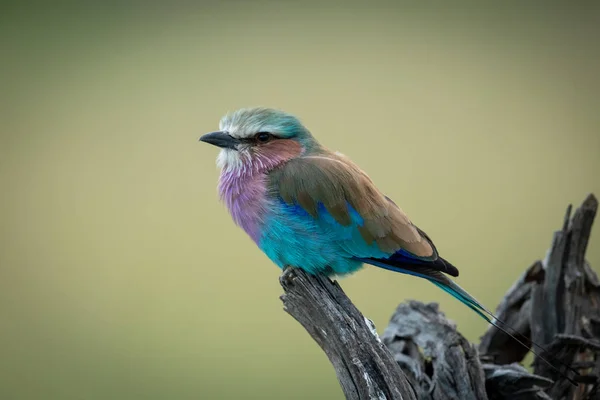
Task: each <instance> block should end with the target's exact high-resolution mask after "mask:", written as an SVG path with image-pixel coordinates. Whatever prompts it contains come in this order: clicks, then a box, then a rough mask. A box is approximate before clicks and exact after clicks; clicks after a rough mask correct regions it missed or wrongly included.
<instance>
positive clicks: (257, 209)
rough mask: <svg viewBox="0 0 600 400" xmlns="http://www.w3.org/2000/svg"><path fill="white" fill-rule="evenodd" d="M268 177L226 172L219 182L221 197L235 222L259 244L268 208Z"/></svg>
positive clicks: (256, 174)
mask: <svg viewBox="0 0 600 400" xmlns="http://www.w3.org/2000/svg"><path fill="white" fill-rule="evenodd" d="M266 192H267V191H266V176H265V175H264V174H262V173H254V174H239V173H236V172H235V171H226V172H223V173H222V174H221V178H220V180H219V195H220V196H221V199H222V200H223V201H224V202H225V204H226V206H227V208H228V209H229V213H230V214H231V216H232V218H233V220H234V222H235V223H236V224H237V225H239V226H240V227H242V229H244V231H246V233H247V234H248V235H249V236H250V237H251V238H252V240H254V242H255V243H257V244H258V241H259V239H260V233H261V224H262V221H263V220H264V218H263V217H264V214H265V212H266V207H267V199H266Z"/></svg>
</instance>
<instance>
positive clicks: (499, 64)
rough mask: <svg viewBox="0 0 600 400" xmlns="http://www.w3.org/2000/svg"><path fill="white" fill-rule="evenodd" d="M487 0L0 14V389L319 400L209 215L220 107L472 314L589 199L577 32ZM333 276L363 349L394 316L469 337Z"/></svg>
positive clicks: (386, 290) (554, 12)
mask: <svg viewBox="0 0 600 400" xmlns="http://www.w3.org/2000/svg"><path fill="white" fill-rule="evenodd" d="M98 3H100V2H98ZM490 4H491V3H488V5H482V4H481V3H471V4H469V5H464V6H463V5H461V6H459V5H458V3H453V4H452V6H450V5H444V4H433V3H429V5H416V4H409V3H400V2H387V3H376V2H369V3H367V2H364V3H349V2H345V3H316V2H315V3H307V2H279V3H277V2H253V1H247V2H241V1H238V2H213V3H209V2H202V3H196V4H195V5H192V4H191V3H187V4H185V5H184V4H183V3H179V4H177V3H164V4H162V5H159V4H157V3H150V2H148V3H143V2H129V3H127V2H118V1H113V2H106V3H103V4H94V3H93V2H82V3H80V4H79V5H78V6H69V7H67V6H66V5H65V6H59V5H58V3H57V4H55V5H54V6H52V7H49V6H47V5H46V6H42V5H36V6H35V7H34V6H25V5H23V4H20V5H17V4H12V5H9V4H4V3H3V4H2V9H1V12H0V68H1V74H0V115H1V118H0V129H1V136H0V190H1V192H0V398H1V399H3V400H4V399H5V400H38V399H39V400H53V399H60V400H70V399H74V400H75V399H78V400H79V399H86V400H87V399H90V400H96V399H98V400H105V399H119V400H120V399H124V400H125V399H127V400H131V399H234V398H248V399H251V398H252V399H254V398H257V399H258V398H260V399H341V398H342V392H341V390H340V389H339V386H338V383H337V380H336V377H335V374H334V372H333V369H332V368H331V366H330V364H329V361H328V359H327V358H326V356H325V355H324V354H323V353H322V351H321V350H320V349H319V347H318V346H317V345H316V344H315V343H314V342H313V341H312V339H311V338H310V337H309V336H308V334H307V333H306V332H305V331H304V330H303V329H302V327H301V326H300V325H299V324H297V323H296V322H295V321H294V320H293V319H292V318H291V317H290V316H288V315H287V314H286V313H285V312H283V311H282V305H281V302H280V300H279V298H278V297H279V295H280V294H281V292H282V290H281V288H280V286H279V283H278V276H279V270H278V269H277V268H276V267H275V266H274V265H273V264H271V263H270V261H269V260H268V259H267V258H266V257H265V256H264V255H263V254H262V253H261V252H260V251H259V250H258V249H257V248H255V246H254V244H253V243H252V242H251V241H250V239H249V238H247V237H246V236H245V234H244V233H243V232H242V231H241V230H240V229H238V228H237V227H235V226H234V224H233V222H232V221H231V219H230V217H229V215H228V214H227V211H226V210H225V208H224V207H223V206H222V205H221V204H219V202H218V199H217V193H216V182H217V178H218V171H217V169H216V167H215V157H216V156H217V150H216V149H215V148H213V147H211V146H208V145H205V144H202V143H198V142H197V138H198V137H199V136H200V135H201V134H202V133H205V132H208V131H211V130H215V129H216V128H217V126H218V121H219V118H220V117H221V115H222V114H224V113H225V112H227V111H229V110H234V109H236V108H238V107H245V106H256V105H264V106H273V107H277V108H282V109H284V110H286V111H289V112H292V113H294V114H296V115H298V116H299V117H300V118H301V119H302V120H303V121H304V122H305V123H306V125H307V126H308V127H309V128H310V129H311V130H312V131H313V133H314V134H315V135H316V136H317V137H318V138H319V139H320V140H321V141H322V142H323V143H324V144H325V145H326V146H329V147H330V148H332V149H335V150H339V151H341V152H343V153H345V154H347V155H349V156H350V157H351V158H353V159H354V160H355V161H356V162H357V163H358V164H359V165H360V166H362V167H363V168H364V169H365V170H366V171H367V172H368V173H369V174H370V176H371V177H372V178H373V180H374V181H375V182H376V184H377V185H378V186H379V187H380V188H381V189H382V190H383V191H385V193H386V194H387V195H388V196H390V197H391V198H393V199H394V200H395V201H396V202H397V203H399V204H400V205H401V206H402V207H403V208H404V209H405V211H407V212H408V214H409V215H410V216H411V218H412V219H413V221H415V222H416V223H417V224H418V225H419V226H420V227H422V228H423V229H424V230H425V231H427V232H428V234H429V235H430V236H431V237H432V238H433V239H434V240H435V241H436V243H437V246H438V248H439V250H440V251H441V252H442V254H443V255H444V256H445V257H447V258H448V259H450V260H451V261H452V262H453V263H454V264H455V265H457V266H458V267H459V268H460V270H461V276H460V278H459V279H458V282H459V284H461V285H462V286H463V287H465V288H467V289H468V290H469V291H470V292H471V293H472V294H473V295H475V296H476V297H477V298H479V299H480V300H481V301H482V302H483V303H484V304H486V305H488V306H489V307H494V306H495V305H496V304H497V303H498V301H499V299H500V298H501V297H502V295H503V293H504V292H505V290H506V289H507V288H508V287H509V286H510V285H511V283H512V282H513V281H514V280H515V279H516V278H517V277H518V275H519V274H520V273H521V272H522V270H523V269H524V268H526V267H528V266H529V265H530V264H531V263H532V262H534V261H535V260H537V259H540V258H542V257H544V255H545V252H546V250H547V248H548V247H549V246H550V242H551V237H552V232H553V231H554V230H555V229H558V228H559V227H560V226H561V223H562V218H563V213H564V210H565V208H566V206H567V204H568V203H574V204H575V205H579V204H580V203H581V201H582V200H583V199H584V198H585V196H586V195H587V194H588V193H590V192H594V193H596V195H600V178H599V175H600V130H599V129H600V112H599V107H600V95H599V93H600V77H599V75H598V71H600V46H599V45H598V39H599V38H600V24H599V18H598V16H599V14H598V12H597V9H596V8H592V7H594V6H593V3H591V2H590V3H589V5H585V3H583V2H573V3H568V4H570V5H566V4H567V3H565V4H563V5H557V4H553V3H550V2H545V3H531V2H527V4H525V3H522V4H521V5H517V3H513V4H512V5H509V3H503V4H504V5H502V6H500V5H497V6H492V5H490ZM599 238H600V231H598V224H597V225H596V227H595V228H594V231H593V233H592V238H591V241H590V244H589V251H588V259H589V260H590V262H591V263H592V265H593V266H594V268H595V269H596V270H598V269H599V267H600V240H599ZM341 284H342V286H343V287H344V289H345V290H346V292H347V294H348V295H349V296H350V297H351V299H352V300H353V301H354V302H355V304H356V305H357V306H358V307H359V309H361V310H362V311H363V312H364V313H365V314H366V315H367V316H368V317H370V318H371V319H373V320H374V322H375V324H376V326H377V327H378V329H379V331H380V332H382V330H383V329H384V328H385V326H386V325H387V322H388V318H389V317H390V315H391V313H392V312H393V310H394V308H395V306H396V305H397V304H398V303H399V302H401V301H403V300H405V299H419V300H421V301H426V302H429V301H436V302H440V303H442V308H443V310H444V311H445V312H446V313H447V315H448V316H449V317H450V318H451V319H452V320H454V321H456V323H457V324H458V326H459V328H460V330H461V331H462V332H463V333H464V334H465V335H466V336H467V338H468V339H469V340H471V341H474V342H476V341H478V339H479V336H480V335H481V334H482V332H483V331H484V329H485V328H486V324H485V323H484V322H483V321H482V320H480V318H479V317H478V316H477V315H475V314H474V313H472V312H471V311H470V310H468V309H467V308H466V307H464V306H462V305H461V304H459V303H458V302H457V301H455V300H453V299H452V298H450V297H449V296H448V295H446V294H445V293H443V292H441V291H439V290H437V288H435V287H434V286H433V285H431V284H429V283H427V282H424V281H421V280H418V279H416V278H411V277H407V276H402V275H398V274H393V273H390V272H387V271H383V270H379V269H376V268H374V267H370V268H366V269H364V270H363V271H361V272H359V273H357V274H355V275H353V276H351V277H349V278H346V279H344V280H342V281H341Z"/></svg>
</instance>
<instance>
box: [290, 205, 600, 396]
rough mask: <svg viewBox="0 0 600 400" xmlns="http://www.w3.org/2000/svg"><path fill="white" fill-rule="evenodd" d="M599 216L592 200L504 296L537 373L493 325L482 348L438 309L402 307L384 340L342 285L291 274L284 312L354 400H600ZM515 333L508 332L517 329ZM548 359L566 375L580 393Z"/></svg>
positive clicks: (503, 311)
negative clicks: (593, 249) (595, 241)
mask: <svg viewBox="0 0 600 400" xmlns="http://www.w3.org/2000/svg"><path fill="white" fill-rule="evenodd" d="M597 209H598V201H597V200H596V198H595V197H594V196H593V195H590V196H588V198H587V199H586V200H585V201H584V202H583V204H582V206H581V207H579V208H578V209H577V210H576V211H575V213H574V215H573V217H572V218H571V206H569V208H568V210H567V215H566V216H565V220H564V224H563V227H562V229H561V230H559V231H557V232H555V234H554V238H553V242H552V246H551V247H550V249H549V251H548V254H547V256H546V258H545V259H544V260H543V261H537V262H535V263H534V264H533V265H532V266H531V267H529V268H528V269H527V270H526V271H525V272H524V273H523V274H522V275H521V277H520V278H519V279H518V280H517V281H516V282H515V283H514V285H513V286H512V287H511V288H510V289H509V290H508V291H507V292H506V295H505V296H504V298H503V300H502V301H501V303H500V304H499V306H498V307H497V309H496V315H497V316H498V319H499V320H500V321H503V322H505V323H506V324H507V325H508V326H510V327H511V328H512V330H514V331H516V332H518V334H519V335H520V336H519V338H520V339H521V340H523V341H525V342H526V344H527V345H530V344H531V343H532V342H531V341H532V340H533V342H535V343H537V344H539V345H541V346H543V347H544V348H545V350H542V349H541V348H535V347H534V350H536V353H537V354H538V356H536V357H534V363H533V367H534V371H533V374H532V373H530V372H528V371H527V370H526V369H525V368H524V367H523V366H522V365H521V364H520V363H521V362H522V361H523V359H524V357H525V356H526V355H527V353H528V350H527V349H526V348H524V347H523V346H522V345H521V344H519V343H518V342H516V341H515V340H514V339H512V338H510V337H509V336H508V335H506V334H505V333H503V332H502V331H501V330H498V329H497V328H495V327H493V326H490V327H489V328H488V330H487V331H486V332H485V334H484V335H483V336H482V338H481V342H480V343H479V345H478V347H475V346H474V345H472V344H470V343H469V342H468V341H467V340H466V339H465V338H464V337H463V336H462V335H461V334H460V333H458V332H457V331H456V327H455V325H454V324H453V323H452V322H450V321H448V320H447V319H446V318H445V316H444V314H443V313H442V312H441V311H440V310H439V308H438V306H437V304H428V305H425V304H423V303H420V302H416V301H409V302H405V303H402V304H400V305H399V306H398V307H397V309H396V311H395V313H394V314H393V316H392V318H391V320H390V324H389V326H388V327H387V328H386V329H385V331H384V333H383V335H382V340H380V339H379V337H378V336H377V333H376V331H375V328H374V326H373V325H372V323H371V321H370V320H368V319H367V318H365V317H364V316H363V315H362V314H361V313H360V311H359V310H358V309H357V308H356V307H355V306H354V305H353V304H352V302H351V301H350V299H349V298H348V297H347V296H346V295H345V293H344V292H343V290H342V289H341V287H340V286H339V284H338V283H337V282H332V281H331V280H329V279H328V278H325V277H322V276H313V275H310V274H307V273H305V272H303V271H302V270H299V269H295V268H287V269H286V270H285V271H284V273H283V274H282V276H281V278H280V282H281V285H282V287H283V289H284V292H285V293H284V294H283V295H282V296H281V299H282V300H283V303H284V308H285V310H286V311H287V312H288V313H289V314H290V315H292V316H293V317H294V318H295V319H296V320H297V321H298V322H300V323H301V324H302V325H303V326H304V328H305V329H306V330H307V331H308V333H309V334H310V335H311V336H312V338H313V339H314V340H315V341H316V342H317V343H318V344H319V346H321V348H322V349H323V351H325V353H326V354H327V356H328V357H329V360H330V361H331V363H332V364H333V366H334V368H335V371H336V374H337V377H338V380H339V382H340V385H341V387H342V390H343V392H344V394H345V396H346V398H347V399H352V400H354V399H419V400H421V399H423V400H429V399H432V400H442V399H461V400H463V399H464V400H470V399H473V400H485V399H490V400H503V399H506V400H508V399H510V400H529V399H532V400H533V399H537V400H544V399H552V400H584V399H600V389H599V388H598V382H600V282H599V281H598V278H597V276H596V274H595V273H594V272H593V270H592V269H591V268H590V266H589V264H588V263H587V262H586V260H585V251H586V248H587V245H588V243H589V236H590V233H591V227H592V223H593V220H594V217H595V215H596V212H597ZM512 330H511V331H512ZM540 356H541V357H543V358H545V359H547V360H550V361H551V363H552V364H553V365H554V366H555V367H558V368H559V369H562V372H563V373H568V372H569V371H568V370H567V367H565V365H568V366H570V367H571V368H573V369H575V370H578V371H579V373H580V374H581V375H580V376H576V375H574V376H573V378H574V379H576V380H577V381H578V382H579V385H578V386H573V385H571V384H570V383H569V381H568V380H567V379H565V378H564V376H563V375H561V373H558V372H557V371H556V369H554V368H552V367H549V366H548V365H547V364H546V363H544V362H542V361H541V358H540Z"/></svg>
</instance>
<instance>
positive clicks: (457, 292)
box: [363, 259, 579, 386]
mask: <svg viewBox="0 0 600 400" xmlns="http://www.w3.org/2000/svg"><path fill="white" fill-rule="evenodd" d="M363 261H364V262H367V263H369V264H371V265H375V266H378V267H380V268H385V269H388V270H391V271H395V272H400V273H403V274H408V275H413V276H417V277H420V278H424V279H427V280H428V281H430V282H431V283H433V284H434V285H436V286H437V287H439V288H440V289H442V290H443V291H444V292H446V293H448V294H450V295H451V296H452V297H454V298H456V299H457V300H459V301H460V302H461V303H463V304H464V305H466V306H467V307H469V308H470V309H471V310H473V311H475V312H476V313H477V314H478V315H479V316H480V317H481V318H483V319H484V320H486V321H487V322H488V323H490V324H491V325H493V326H495V327H496V328H497V329H499V330H501V331H502V332H504V333H505V334H507V335H508V336H510V337H511V338H512V339H514V340H515V341H516V342H517V343H519V344H520V345H521V346H523V347H525V348H526V349H527V350H530V351H531V352H532V353H533V354H534V355H535V356H536V357H538V358H539V359H540V360H542V361H543V362H544V363H546V364H548V365H549V366H550V367H551V368H552V369H553V370H555V371H556V372H557V373H558V374H560V375H562V376H564V377H565V378H566V379H567V380H568V381H569V382H571V384H573V385H575V386H577V383H576V382H575V380H573V378H571V377H570V376H569V374H568V371H570V372H571V373H572V374H574V375H576V376H577V375H579V373H578V372H577V371H576V370H575V369H573V368H572V367H570V366H569V365H567V364H565V363H564V362H562V361H561V360H559V359H557V358H556V357H554V356H552V354H550V353H549V352H548V351H547V350H546V349H544V348H543V347H542V346H540V345H539V344H537V343H535V342H534V341H533V340H531V339H530V338H527V337H525V336H524V335H523V334H521V333H520V332H518V331H516V330H515V329H513V328H511V327H510V326H509V325H508V324H507V323H505V322H503V321H501V320H499V319H498V318H497V317H496V316H495V315H494V314H493V313H492V312H491V311H490V310H488V309H487V308H486V307H484V306H483V305H482V304H481V303H480V302H479V301H477V299H475V298H474V297H473V296H471V295H470V294H469V293H468V292H467V291H466V290H464V289H463V288H461V287H460V286H459V285H458V284H457V283H456V282H454V281H453V280H451V279H450V278H449V277H447V276H446V275H444V274H443V273H441V272H440V271H437V270H433V269H429V268H426V267H423V266H422V265H415V266H412V265H409V264H404V265H402V266H399V265H398V264H396V265H390V264H388V263H385V262H383V260H374V259H368V260H367V259H363ZM526 342H531V346H529V345H527V344H526ZM534 347H536V348H538V349H539V350H540V352H541V353H544V357H543V356H541V355H540V354H538V353H537V352H536V351H535V350H534V349H533V348H534ZM545 357H548V358H550V359H552V360H553V361H555V362H556V364H560V365H561V367H562V368H557V367H556V366H555V365H553V364H552V363H550V362H549V361H548V360H547V359H546V358H545Z"/></svg>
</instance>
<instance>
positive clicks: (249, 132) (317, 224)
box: [199, 107, 551, 365]
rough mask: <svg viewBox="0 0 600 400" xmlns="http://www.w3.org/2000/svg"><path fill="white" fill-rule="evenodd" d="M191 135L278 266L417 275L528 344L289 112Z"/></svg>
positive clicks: (264, 112) (240, 118) (245, 117)
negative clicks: (213, 156)
mask: <svg viewBox="0 0 600 400" xmlns="http://www.w3.org/2000/svg"><path fill="white" fill-rule="evenodd" d="M199 140H200V141H202V142H205V143H208V144H211V145H214V146H217V147H219V148H220V152H219V155H218V157H217V165H218V167H219V169H220V177H219V183H218V193H219V197H220V199H221V201H222V202H223V203H224V204H225V205H226V207H227V209H228V210H229V213H230V214H231V217H232V219H233V221H234V222H235V224H236V225H238V226H239V227H241V228H242V229H243V230H244V231H245V232H246V234H247V235H248V236H249V237H250V238H251V239H252V240H253V241H254V243H255V244H256V245H257V246H258V247H259V248H260V249H261V250H262V252H264V254H265V255H266V256H267V257H268V258H269V259H270V260H271V261H272V262H273V263H274V264H275V265H277V266H278V267H279V268H281V269H284V268H286V267H294V268H300V269H302V270H304V271H306V272H307V273H309V274H312V275H317V274H322V275H325V276H341V277H343V276H346V275H349V274H353V273H355V272H356V271H358V270H360V269H361V268H363V267H364V265H365V264H367V265H371V266H374V267H379V268H383V269H386V270H389V271H393V272H398V273H402V274H407V275H412V276H415V277H418V278H423V279H426V280H427V281H429V282H431V283H433V284H434V285H436V286H437V287H439V288H440V289H442V290H443V291H445V292H447V293H448V294H450V295H451V296H453V297H454V298H456V299H457V300H459V301H460V302H461V303H463V304H464V305H466V306H467V307H469V308H470V309H471V310H473V311H475V312H476V313H477V314H478V315H479V316H481V317H482V318H484V319H485V320H486V321H487V322H489V323H491V324H493V325H494V326H496V327H497V328H498V329H501V330H502V331H503V332H505V333H506V334H508V335H509V336H511V337H512V338H513V339H515V340H517V341H518V342H519V343H521V344H522V345H523V346H525V347H526V348H528V349H529V350H532V349H531V348H530V346H527V345H525V344H524V343H523V341H527V340H528V339H524V340H519V339H517V338H516V337H515V336H514V335H513V334H511V333H510V332H508V331H507V329H509V327H502V326H500V323H501V321H500V320H498V319H497V318H496V316H494V314H493V313H492V312H491V311H489V310H488V309H487V308H486V307H484V306H483V305H482V304H481V302H479V301H478V300H477V299H475V297H473V296H472V295H470V294H469V293H468V292H467V291H466V290H464V289H463V288H462V287H460V286H459V285H458V284H457V283H456V282H454V281H453V279H452V278H456V277H458V276H459V270H458V268H457V267H455V266H454V265H453V264H452V263H451V262H449V261H448V260H446V259H445V258H443V257H442V256H440V253H439V251H438V250H437V248H436V246H435V244H434V243H433V240H432V239H431V238H430V237H429V236H428V235H427V234H426V233H425V232H424V231H423V230H422V229H420V228H419V227H418V226H417V225H416V224H415V223H413V222H412V220H411V219H410V218H409V217H408V215H407V214H406V213H405V212H404V211H403V210H402V209H401V208H400V206H398V205H397V204H396V203H395V202H394V201H393V200H392V199H391V198H389V197H388V196H386V195H385V194H384V193H383V192H382V191H381V190H379V189H378V187H377V186H376V185H375V184H374V182H373V181H372V179H371V178H370V177H369V176H368V175H367V173H366V172H364V171H363V170H362V169H361V168H360V167H359V166H358V165H356V164H355V163H354V162H353V161H352V160H351V159H350V158H349V157H347V156H345V155H343V154H342V153H340V152H336V151H332V150H329V149H328V148H326V147H325V146H323V145H322V144H321V143H320V142H319V141H318V140H317V139H316V138H315V136H313V134H312V133H311V131H310V130H309V129H308V128H307V127H306V126H305V125H304V124H303V123H302V122H301V121H300V120H299V119H298V118H297V117H296V116H295V115H292V114H290V113H288V112H285V111H282V110H279V109H275V108H268V107H250V108H241V109H238V110H235V111H232V112H229V113H227V114H225V115H224V116H223V117H222V118H221V120H220V121H219V130H218V131H214V132H210V133H207V134H204V135H202V136H201V137H200V138H199ZM515 332H516V331H515ZM532 351H533V350H532ZM550 365H551V364H550Z"/></svg>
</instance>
